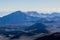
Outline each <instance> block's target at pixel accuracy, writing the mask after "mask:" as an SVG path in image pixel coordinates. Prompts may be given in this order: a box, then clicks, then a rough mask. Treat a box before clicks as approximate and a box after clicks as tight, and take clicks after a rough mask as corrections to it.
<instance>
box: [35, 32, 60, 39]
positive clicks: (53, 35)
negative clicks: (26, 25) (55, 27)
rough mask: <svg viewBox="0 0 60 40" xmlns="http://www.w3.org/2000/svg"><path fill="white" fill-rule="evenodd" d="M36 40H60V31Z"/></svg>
mask: <svg viewBox="0 0 60 40" xmlns="http://www.w3.org/2000/svg"><path fill="white" fill-rule="evenodd" d="M35 40H60V32H56V33H53V34H50V35H46V36H43V37H39V38H37V39H35Z"/></svg>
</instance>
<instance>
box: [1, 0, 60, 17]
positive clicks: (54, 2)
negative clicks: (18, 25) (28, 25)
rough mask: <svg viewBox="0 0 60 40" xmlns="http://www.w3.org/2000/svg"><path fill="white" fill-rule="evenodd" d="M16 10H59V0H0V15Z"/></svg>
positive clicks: (47, 11) (46, 11)
mask: <svg viewBox="0 0 60 40" xmlns="http://www.w3.org/2000/svg"><path fill="white" fill-rule="evenodd" d="M17 10H21V11H38V12H43V13H49V12H60V0H0V16H3V15H6V14H9V13H10V12H13V11H17Z"/></svg>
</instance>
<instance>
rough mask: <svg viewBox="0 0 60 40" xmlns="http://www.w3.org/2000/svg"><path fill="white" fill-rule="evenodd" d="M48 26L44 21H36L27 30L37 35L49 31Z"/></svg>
mask: <svg viewBox="0 0 60 40" xmlns="http://www.w3.org/2000/svg"><path fill="white" fill-rule="evenodd" d="M46 27H47V26H46V25H44V24H42V23H35V24H34V25H32V26H30V27H27V28H26V29H25V30H26V31H28V33H31V34H34V35H35V34H40V33H48V30H47V29H46Z"/></svg>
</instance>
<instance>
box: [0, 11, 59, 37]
mask: <svg viewBox="0 0 60 40" xmlns="http://www.w3.org/2000/svg"><path fill="white" fill-rule="evenodd" d="M48 32H60V13H58V12H53V13H52V14H43V13H38V12H35V11H30V12H21V11H16V12H13V13H11V14H8V15H6V16H3V17H0V34H4V35H10V34H12V35H13V34H14V35H16V36H18V35H19V36H21V35H27V36H32V35H37V34H40V33H48ZM17 34H18V35H17ZM20 34H21V35H20Z"/></svg>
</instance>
